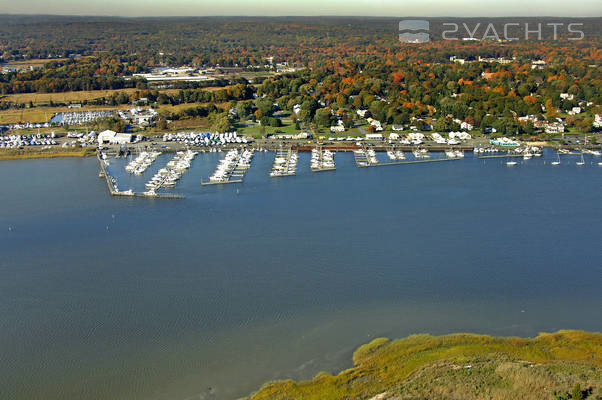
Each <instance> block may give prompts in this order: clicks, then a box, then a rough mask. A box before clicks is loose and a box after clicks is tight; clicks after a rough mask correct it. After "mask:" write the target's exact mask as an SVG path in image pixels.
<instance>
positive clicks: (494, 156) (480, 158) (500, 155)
mask: <svg viewBox="0 0 602 400" xmlns="http://www.w3.org/2000/svg"><path fill="white" fill-rule="evenodd" d="M509 157H510V158H511V157H521V158H522V157H524V154H519V153H516V154H508V153H506V154H496V155H493V156H478V157H477V158H478V159H479V160H485V159H488V158H509Z"/></svg>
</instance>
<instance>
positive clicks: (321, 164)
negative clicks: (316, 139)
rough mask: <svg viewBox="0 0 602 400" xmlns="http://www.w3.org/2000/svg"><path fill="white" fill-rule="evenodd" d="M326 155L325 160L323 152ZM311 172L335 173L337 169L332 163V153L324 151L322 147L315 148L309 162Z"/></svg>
mask: <svg viewBox="0 0 602 400" xmlns="http://www.w3.org/2000/svg"><path fill="white" fill-rule="evenodd" d="M326 151H327V152H328V154H326V159H325V152H326ZM310 168H311V172H323V171H336V169H337V167H336V165H335V163H334V153H333V152H331V151H330V150H324V149H323V148H322V146H320V147H318V148H315V149H313V150H312V153H311V162H310Z"/></svg>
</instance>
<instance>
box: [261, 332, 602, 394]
mask: <svg viewBox="0 0 602 400" xmlns="http://www.w3.org/2000/svg"><path fill="white" fill-rule="evenodd" d="M353 363H354V367H353V368H350V369H348V370H345V371H342V372H341V373H340V374H338V375H336V376H332V375H330V374H328V373H325V372H322V373H320V374H318V375H316V376H315V377H314V379H313V380H311V381H306V382H294V381H291V380H288V381H281V382H274V383H269V384H266V385H265V386H264V387H263V388H261V390H259V391H258V392H257V393H255V394H254V395H252V396H251V397H250V399H251V400H262V399H297V400H298V399H308V400H309V399H316V400H318V399H320V400H328V399H333V400H334V399H371V398H375V399H380V400H384V399H452V398H457V399H508V400H510V399H523V400H529V399H533V400H536V399H575V398H577V397H575V396H576V393H577V392H579V393H582V396H584V397H583V398H589V399H599V398H600V397H599V396H601V395H602V391H601V389H602V335H601V334H598V333H586V332H579V331H560V332H557V333H554V334H541V335H539V336H538V337H536V338H533V339H522V338H516V337H511V338H495V337H490V336H483V335H471V334H455V335H447V336H438V337H434V336H430V335H413V336H409V337H407V338H405V339H399V340H395V341H393V342H390V341H389V340H388V339H385V338H379V339H375V340H373V341H372V342H370V343H368V344H365V345H363V346H360V347H359V348H358V349H357V350H356V352H355V353H354V355H353ZM581 388H584V389H583V390H582V389H581ZM377 396H378V397H377ZM563 396H565V397H563ZM597 396H598V397H597Z"/></svg>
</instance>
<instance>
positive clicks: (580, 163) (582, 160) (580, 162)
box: [577, 152, 585, 166]
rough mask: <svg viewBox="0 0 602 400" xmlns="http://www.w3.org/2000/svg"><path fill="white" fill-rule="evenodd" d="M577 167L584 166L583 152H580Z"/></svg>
mask: <svg viewBox="0 0 602 400" xmlns="http://www.w3.org/2000/svg"><path fill="white" fill-rule="evenodd" d="M577 165H579V166H581V165H585V160H584V159H583V152H581V161H577Z"/></svg>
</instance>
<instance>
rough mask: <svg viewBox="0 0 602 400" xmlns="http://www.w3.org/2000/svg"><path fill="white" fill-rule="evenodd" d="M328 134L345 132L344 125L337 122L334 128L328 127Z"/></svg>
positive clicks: (339, 121) (341, 122)
mask: <svg viewBox="0 0 602 400" xmlns="http://www.w3.org/2000/svg"><path fill="white" fill-rule="evenodd" d="M330 132H332V133H342V132H345V125H344V124H343V121H341V120H338V121H337V124H336V125H335V126H331V127H330Z"/></svg>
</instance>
